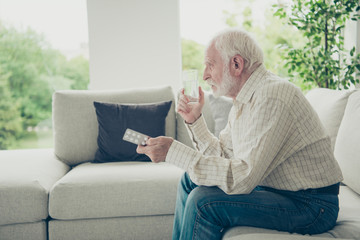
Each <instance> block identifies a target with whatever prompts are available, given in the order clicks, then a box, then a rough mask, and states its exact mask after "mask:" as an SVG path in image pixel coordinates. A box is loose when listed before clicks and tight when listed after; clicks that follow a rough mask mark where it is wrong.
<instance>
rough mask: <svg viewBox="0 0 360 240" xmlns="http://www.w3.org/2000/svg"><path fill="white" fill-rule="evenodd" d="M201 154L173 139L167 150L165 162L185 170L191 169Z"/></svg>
mask: <svg viewBox="0 0 360 240" xmlns="http://www.w3.org/2000/svg"><path fill="white" fill-rule="evenodd" d="M201 156H202V154H201V153H200V152H198V151H196V150H194V149H192V148H190V147H188V146H186V145H184V144H182V143H181V142H178V141H176V140H174V141H173V142H172V144H171V146H170V148H169V150H168V153H167V155H166V158H165V162H168V163H171V164H173V165H175V166H177V167H179V168H181V169H183V170H185V171H188V170H191V169H192V166H193V165H194V163H195V162H197V161H198V160H199V159H200V158H201Z"/></svg>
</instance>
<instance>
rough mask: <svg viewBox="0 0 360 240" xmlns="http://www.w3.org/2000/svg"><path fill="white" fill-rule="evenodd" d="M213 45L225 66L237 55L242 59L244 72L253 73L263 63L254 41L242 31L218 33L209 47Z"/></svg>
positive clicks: (262, 55) (258, 47) (260, 52)
mask: <svg viewBox="0 0 360 240" xmlns="http://www.w3.org/2000/svg"><path fill="white" fill-rule="evenodd" d="M213 43H214V45H215V48H216V50H217V51H218V52H219V53H220V54H221V57H222V59H223V61H224V64H225V65H226V66H228V64H229V61H230V59H231V58H232V57H234V56H235V55H237V54H239V55H240V56H241V57H242V58H243V59H244V70H245V71H246V72H250V73H251V72H253V71H254V70H255V69H256V67H258V66H259V65H260V64H262V63H263V62H264V54H263V51H262V49H261V48H260V46H259V45H258V43H257V42H256V41H255V39H254V38H253V37H251V36H250V34H249V33H247V32H245V31H243V30H239V29H234V28H231V29H227V30H225V31H223V32H220V33H219V34H217V35H216V36H215V37H214V38H213V39H212V40H211V41H210V45H211V44H213ZM210 45H209V46H210Z"/></svg>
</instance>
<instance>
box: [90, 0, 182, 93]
mask: <svg viewBox="0 0 360 240" xmlns="http://www.w3.org/2000/svg"><path fill="white" fill-rule="evenodd" d="M178 1H179V0H87V8H88V24H89V51H90V85H89V89H124V88H139V87H151V86H159V85H171V86H173V87H174V89H175V90H177V89H178V88H179V87H180V75H181V47H180V43H181V41H180V23H179V2H178Z"/></svg>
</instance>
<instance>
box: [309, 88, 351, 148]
mask: <svg viewBox="0 0 360 240" xmlns="http://www.w3.org/2000/svg"><path fill="white" fill-rule="evenodd" d="M352 92H353V91H344V90H341V91H339V90H331V89H327V88H315V89H313V90H311V91H309V92H308V93H307V94H306V98H307V99H308V101H309V102H310V104H311V106H312V107H313V108H314V109H315V111H316V112H317V114H318V116H319V118H320V120H321V122H322V123H323V125H324V127H325V130H326V131H327V133H328V134H329V136H330V139H331V146H332V148H333V149H334V145H335V140H336V136H337V133H338V130H339V127H340V123H341V120H342V118H343V115H344V111H345V107H346V103H347V101H348V98H349V96H350V94H351V93H352Z"/></svg>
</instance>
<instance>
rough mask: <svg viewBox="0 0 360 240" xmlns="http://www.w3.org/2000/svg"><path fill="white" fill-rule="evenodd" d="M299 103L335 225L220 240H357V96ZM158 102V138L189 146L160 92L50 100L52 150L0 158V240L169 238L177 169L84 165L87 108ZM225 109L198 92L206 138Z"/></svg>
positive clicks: (331, 95)
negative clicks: (311, 123)
mask: <svg viewBox="0 0 360 240" xmlns="http://www.w3.org/2000/svg"><path fill="white" fill-rule="evenodd" d="M349 95H350V98H349V101H347V100H348V97H349ZM308 99H309V100H310V102H311V103H312V104H313V106H314V108H315V109H316V110H317V111H318V113H319V117H320V119H321V120H322V121H323V122H324V125H325V128H327V129H328V131H329V134H330V135H331V137H332V138H333V139H334V149H335V155H336V157H337V159H338V161H339V163H340V166H341V167H342V170H343V174H344V177H345V180H344V186H341V191H340V206H341V209H340V214H339V219H338V222H337V225H336V226H335V228H334V229H333V230H331V231H329V232H327V233H324V234H320V235H316V236H302V235H297V234H289V233H284V232H278V231H271V230H265V229H259V228H250V227H236V228H231V229H228V231H227V232H226V233H225V236H224V239H232V240H234V239H260V238H264V239H317V238H320V239H324V238H329V239H332V238H344V239H360V196H359V193H360V177H359V174H358V172H359V170H360V149H359V147H360V145H359V141H360V126H359V123H360V91H357V92H351V93H349V92H340V91H332V90H327V89H315V90H313V91H311V92H310V93H309V94H308ZM168 100H172V101H173V103H172V106H171V109H170V111H169V113H168V116H167V118H166V135H168V136H171V137H174V138H176V139H178V140H179V141H181V142H183V143H184V144H187V145H189V146H191V141H190V139H189V136H188V134H187V131H186V129H185V126H184V124H183V121H182V119H181V118H180V117H179V116H177V114H176V113H175V97H174V93H173V91H172V89H171V88H170V87H157V88H148V89H136V90H135V89H133V90H118V91H87V90H86V91H60V92H57V93H55V94H54V96H53V123H54V125H53V129H54V143H55V146H54V149H32V150H9V151H0V239H1V240H3V239H30V240H31V239H34V240H35V239H36V240H42V239H51V240H53V239H54V240H55V239H76V240H81V239H87V240H88V239H96V240H98V239H156V240H159V239H171V232H172V224H173V213H174V208H175V197H176V189H177V184H178V181H179V178H180V176H181V175H182V173H183V171H182V170H181V169H178V168H176V167H174V166H172V165H169V164H167V163H161V164H153V163H151V162H115V163H101V164H98V163H92V162H91V161H92V160H93V159H94V154H95V152H96V150H97V134H98V123H97V119H96V114H95V110H94V106H93V101H103V102H111V103H152V102H159V101H168ZM347 102H348V103H347ZM230 106H231V101H229V100H227V99H225V98H220V99H215V98H213V97H212V95H211V94H208V93H206V104H205V107H204V116H205V119H206V121H207V124H208V127H209V129H210V130H211V131H213V132H214V133H216V134H218V132H219V129H221V128H222V127H224V124H225V123H226V118H227V117H226V116H227V113H224V112H228V111H229V108H230ZM345 106H346V109H345ZM344 112H345V113H344ZM343 115H344V117H342V116H343ZM340 123H341V124H340ZM338 129H340V130H339V133H337V130H338ZM335 140H336V141H335ZM345 184H346V185H347V186H345ZM259 217H261V216H259Z"/></svg>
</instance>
